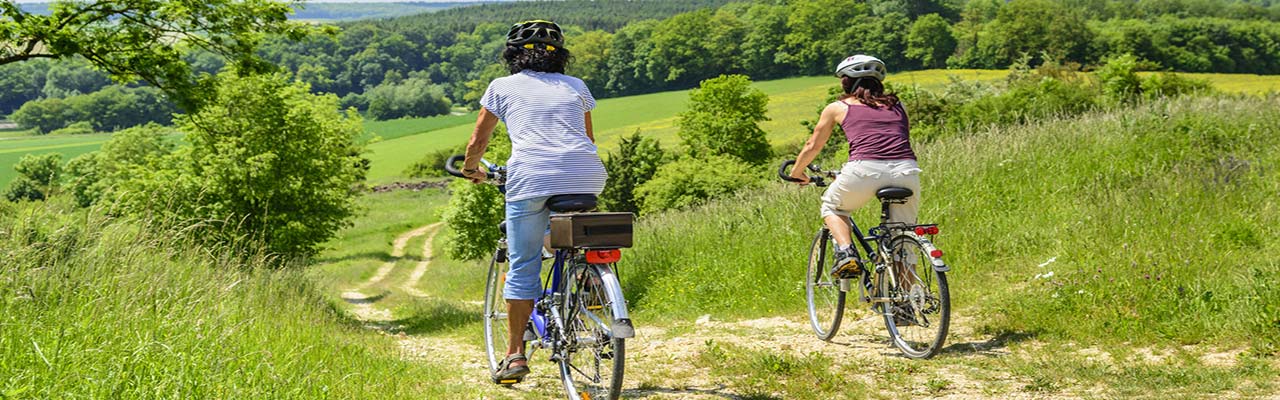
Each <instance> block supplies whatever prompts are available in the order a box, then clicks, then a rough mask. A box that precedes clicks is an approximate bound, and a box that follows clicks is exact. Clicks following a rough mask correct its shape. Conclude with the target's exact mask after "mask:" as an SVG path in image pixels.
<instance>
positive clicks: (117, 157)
mask: <svg viewBox="0 0 1280 400" xmlns="http://www.w3.org/2000/svg"><path fill="white" fill-rule="evenodd" d="M175 134H177V130H175V129H173V128H169V127H164V126H160V125H158V124H154V123H152V124H147V125H144V126H137V127H133V128H129V129H125V130H122V131H118V132H116V133H114V134H112V135H111V140H109V141H107V143H105V144H103V145H102V149H101V150H98V151H95V152H92V153H87V154H84V155H81V156H80V157H76V158H74V159H72V160H71V161H70V162H68V163H67V168H66V177H67V190H68V191H70V192H71V194H72V195H73V196H75V199H76V203H77V204H79V205H80V206H81V207H88V206H90V205H92V204H94V203H97V202H98V201H99V200H101V199H102V198H103V197H107V196H113V195H112V193H113V192H114V191H115V189H116V187H117V186H120V185H121V184H124V183H127V182H128V181H130V180H132V179H139V177H143V176H147V175H151V174H154V173H155V172H154V171H157V170H160V169H162V168H164V167H163V166H162V165H161V163H162V158H163V157H165V156H167V155H169V154H170V153H173V150H174V144H173V143H172V142H171V141H170V140H169V139H168V138H169V136H172V135H175Z"/></svg>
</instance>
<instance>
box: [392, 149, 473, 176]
mask: <svg viewBox="0 0 1280 400" xmlns="http://www.w3.org/2000/svg"><path fill="white" fill-rule="evenodd" d="M466 151H467V150H466V147H465V146H463V147H452V148H444V149H437V150H436V151H433V152H430V153H427V155H425V156H423V157H422V159H420V160H418V161H417V162H414V163H413V164H410V165H409V168H406V169H405V171H404V175H405V176H407V177H410V178H434V177H441V176H450V175H449V173H448V172H445V170H444V163H445V161H448V160H449V157H453V156H454V155H457V154H463V153H465V152H466Z"/></svg>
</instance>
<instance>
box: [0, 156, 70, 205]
mask: <svg viewBox="0 0 1280 400" xmlns="http://www.w3.org/2000/svg"><path fill="white" fill-rule="evenodd" d="M13 169H14V170H15V171H18V177H17V178H14V180H13V181H12V182H9V187H7V188H5V191H4V197H5V198H6V199H9V201H21V200H29V201H35V200H44V199H47V198H49V195H51V194H52V192H54V191H56V190H57V187H58V178H59V177H60V176H61V175H62V154H58V153H49V154H42V155H34V154H28V155H25V156H22V158H21V159H19V160H18V163H17V164H15V165H14V166H13Z"/></svg>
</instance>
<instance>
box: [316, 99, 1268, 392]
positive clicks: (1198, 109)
mask: <svg viewBox="0 0 1280 400" xmlns="http://www.w3.org/2000/svg"><path fill="white" fill-rule="evenodd" d="M1278 105H1280V104H1278V103H1277V102H1276V99H1275V98H1274V97H1272V98H1268V99H1265V100H1261V101H1260V100H1258V99H1244V98H1231V97H1221V98H1206V99H1178V100H1170V101H1162V102H1157V103H1153V104H1148V105H1142V106H1137V107H1134V108H1133V109H1130V110H1123V111H1116V112H1104V113H1092V114H1087V115H1085V116H1082V117H1079V118H1073V119H1066V120H1048V121H1044V122H1041V123H1036V124H1032V125H1029V126H1016V127H1010V128H1002V129H990V130H978V131H974V132H970V133H969V134H967V135H964V136H961V137H952V138H946V139H942V140H939V141H937V142H933V143H929V144H921V145H919V146H918V152H919V154H920V156H921V163H922V165H923V166H924V167H925V168H926V173H925V175H924V177H925V182H924V187H925V188H926V191H925V193H924V196H925V203H924V208H923V209H922V216H923V217H924V218H926V219H928V220H930V221H933V222H937V223H939V224H940V225H941V227H942V234H941V235H940V236H939V244H940V246H941V247H942V248H943V249H944V250H945V251H946V254H947V256H946V257H947V259H948V261H949V263H950V264H951V265H952V267H953V269H952V273H951V276H950V277H951V282H952V290H953V292H952V296H953V299H954V300H953V301H954V303H953V304H954V306H955V312H954V315H955V316H956V319H955V322H954V323H953V332H952V334H951V336H950V337H949V341H948V343H950V345H949V346H948V347H946V349H944V351H943V354H942V355H941V356H939V358H937V359H936V360H934V361H929V362H918V361H907V360H903V359H900V358H898V357H896V352H895V351H893V350H892V349H891V348H889V347H888V346H887V344H886V343H885V341H884V340H885V339H884V337H885V335H884V332H883V326H882V325H881V324H880V323H879V322H878V321H877V320H876V318H875V315H874V314H871V313H870V312H868V311H866V310H864V309H862V308H861V307H858V306H853V305H851V306H850V307H851V308H850V311H849V312H850V313H851V314H850V316H849V318H848V319H847V324H846V328H845V329H844V330H843V331H842V332H844V333H842V334H841V335H840V336H838V337H837V339H836V340H835V341H834V342H833V343H830V344H827V343H824V342H821V341H819V340H817V339H816V338H814V337H813V335H812V333H811V332H810V331H809V328H808V324H807V320H806V319H805V316H804V302H803V297H802V295H803V286H802V285H801V283H800V282H801V280H800V277H799V276H800V274H801V271H803V268H804V257H805V249H806V247H807V244H808V240H809V238H810V236H811V234H812V231H813V230H814V229H815V226H816V223H817V221H816V219H817V218H816V216H815V215H816V204H817V197H818V195H819V193H818V191H817V190H816V189H813V188H798V187H794V186H790V185H785V184H782V183H777V184H770V185H767V186H765V187H762V188H760V189H758V190H752V191H748V192H744V193H742V194H740V195H738V196H735V197H731V198H725V199H721V200H717V201H713V202H712V203H710V204H708V205H705V206H702V207H698V208H695V209H691V210H686V211H679V212H668V213H661V214H656V215H650V216H647V217H645V218H643V219H642V220H641V222H640V224H639V226H638V233H637V235H638V236H637V239H636V240H637V246H636V248H634V249H631V250H628V251H626V252H625V253H624V257H623V261H622V264H621V274H622V280H623V286H624V287H625V289H626V291H627V298H628V301H629V303H630V304H631V305H632V310H633V312H634V313H635V314H634V315H635V318H636V320H637V321H641V322H640V325H639V326H641V332H640V333H641V334H640V336H638V337H637V338H636V339H634V340H633V341H632V343H630V344H629V348H630V349H632V351H631V352H630V354H629V356H628V357H629V358H628V367H627V368H628V378H627V384H626V388H627V389H626V394H628V395H629V396H638V397H650V398H707V399H710V398H721V397H734V396H741V397H746V398H768V399H773V398H787V399H791V398H800V399H809V398H813V399H824V398H832V397H841V396H858V397H866V398H897V397H901V396H913V397H914V396H929V397H946V398H974V397H986V398H994V397H999V398H1076V397H1104V398H1110V397H1133V396H1139V397H1141V396H1149V395H1153V394H1161V395H1174V396H1175V397H1181V396H1187V397H1203V396H1207V395H1215V396H1217V395H1220V396H1227V397H1242V398H1252V397H1267V396H1275V395H1278V394H1280V386H1277V384H1276V383H1275V382H1274V381H1273V380H1272V379H1270V377H1272V376H1274V375H1275V374H1276V373H1277V371H1280V360H1277V358H1276V351H1277V349H1278V348H1280V335H1277V332H1278V331H1277V329H1276V327H1277V326H1278V325H1280V302H1278V301H1280V281H1278V280H1277V278H1276V276H1278V274H1280V264H1277V263H1275V262H1274V261H1273V260H1270V258H1269V257H1268V256H1267V254H1271V253H1272V252H1273V251H1275V250H1276V249H1277V248H1278V246H1280V243H1278V242H1276V241H1275V240H1273V239H1270V238H1271V236H1272V234H1273V233H1274V232H1273V231H1274V228H1273V227H1274V226H1276V223H1277V222H1280V210H1277V209H1276V208H1275V207H1274V202H1271V201H1269V200H1268V199H1271V198H1274V197H1275V196H1276V195H1280V185H1277V184H1276V182H1280V179H1277V178H1280V177H1277V176H1276V174H1277V172H1276V171H1274V170H1273V169H1271V168H1266V167H1264V166H1266V165H1276V163H1277V162H1280V159H1277V156H1276V154H1280V153H1277V150H1280V149H1278V148H1277V143H1280V141H1277V140H1276V139H1280V129H1278V128H1277V127H1280V111H1277V110H1280V107H1277V106H1278ZM1098 160H1106V162H1105V163H1099V162H1098ZM385 196H386V195H374V196H372V197H371V198H370V201H375V203H373V204H376V207H375V209H376V210H381V211H377V212H375V215H378V216H374V217H370V218H374V219H376V220H383V221H387V222H390V221H396V222H395V227H394V228H388V229H389V230H390V232H386V233H379V235H381V236H379V237H382V238H390V237H392V236H397V234H396V233H399V234H398V236H399V237H400V238H401V239H400V240H395V241H394V242H395V244H394V246H393V245H392V244H391V241H390V240H389V239H384V241H382V242H378V241H376V240H375V241H370V240H368V239H362V237H364V236H363V235H364V234H357V235H352V236H349V237H346V238H344V239H341V240H339V241H337V242H336V244H335V251H334V252H332V255H331V256H330V257H329V259H331V260H332V261H328V262H326V263H324V264H322V265H320V266H319V267H317V268H316V269H315V270H313V271H315V274H316V276H319V277H322V279H323V281H324V282H326V284H325V286H327V287H329V288H330V289H329V295H330V296H332V297H331V298H333V299H334V300H332V301H335V302H349V303H352V305H351V306H350V307H351V308H350V310H351V312H352V313H353V314H354V315H356V316H357V317H359V318H363V319H365V320H366V321H369V323H370V324H371V326H374V327H375V328H376V329H378V330H381V331H383V332H386V333H388V334H391V335H393V336H395V337H397V340H398V343H399V344H398V346H399V348H400V349H401V350H402V354H403V357H405V358H407V359H411V360H418V361H420V362H424V363H428V364H430V363H440V364H444V365H460V366H462V367H461V368H460V369H458V370H455V371H454V372H452V374H451V375H449V378H445V379H446V381H461V382H472V383H474V384H475V386H474V387H471V388H469V389H467V390H465V391H460V392H457V393H458V395H465V396H481V397H496V398H506V397H511V398H521V397H527V396H534V397H548V398H550V397H552V396H555V395H556V393H555V390H556V388H555V386H554V385H555V379H556V377H555V375H554V372H553V371H552V370H553V368H551V365H550V364H547V363H545V362H542V361H540V360H535V363H534V364H533V365H534V367H535V372H534V378H533V379H532V380H531V381H530V382H529V383H527V384H522V385H518V386H517V390H516V391H515V392H508V391H503V390H500V389H497V388H495V387H492V386H489V385H485V384H483V381H482V379H483V376H484V375H483V374H484V370H483V367H482V366H480V365H479V361H477V360H478V359H479V358H480V357H482V355H483V352H482V350H481V349H482V347H480V346H481V344H480V343H481V342H480V340H479V334H478V332H479V331H480V325H479V322H478V321H477V320H475V319H473V318H474V316H475V313H476V312H477V311H478V309H479V308H478V307H479V305H478V303H477V301H478V299H479V298H480V291H481V290H483V288H482V287H480V286H479V283H480V279H479V276H480V274H482V273H483V271H484V268H485V267H486V264H485V263H483V262H462V261H454V260H449V259H447V258H445V257H443V256H439V254H441V249H442V247H441V245H442V240H443V239H442V236H443V235H437V234H435V232H437V231H436V230H438V229H440V228H439V227H438V226H436V225H433V224H432V223H433V221H434V219H433V218H432V217H430V216H429V215H426V214H420V213H423V212H424V211H423V210H422V207H421V206H419V204H422V202H423V200H422V199H425V198H430V197H429V196H434V195H433V194H429V193H428V192H424V194H419V195H407V194H401V195H396V196H400V197H401V199H394V198H391V197H385ZM404 196H409V197H407V198H406V197H404ZM406 200H407V201H406ZM428 204H430V203H428ZM393 210H400V211H393ZM404 213H413V214H419V215H423V216H421V217H407V218H406V217H405V216H404V215H405V214H404ZM392 215H400V216H398V217H393V216H392ZM859 220H860V221H863V222H864V223H865V222H868V221H871V220H874V217H873V216H872V215H871V214H870V212H864V213H862V214H861V215H860V216H859ZM367 221H369V222H362V223H361V224H364V225H366V226H368V227H374V226H379V225H381V224H379V223H374V222H373V221H374V220H367ZM387 226H390V225H387ZM368 227H366V228H359V231H361V232H365V231H368V229H370V228H368ZM349 246H350V249H348V247H349ZM377 246H380V247H381V248H391V247H394V248H396V249H403V250H402V251H403V254H404V255H403V256H401V257H392V258H389V259H388V258H379V257H363V256H356V257H352V256H351V255H359V254H381V253H379V252H376V251H370V250H357V249H361V248H372V247H377ZM427 251H431V253H427ZM418 254H422V256H418ZM430 254H436V256H430ZM419 270H421V271H425V275H421V274H420V273H418V272H416V271H419ZM352 288H356V291H355V292H354V293H355V294H352V292H344V291H348V290H351V289H352ZM339 298H341V299H342V300H339ZM360 299H369V301H368V302H366V301H363V300H360ZM344 300H345V301H344ZM833 370H835V371H858V373H857V374H844V373H832V372H829V371H833ZM885 382H891V383H892V384H888V385H886V384H885Z"/></svg>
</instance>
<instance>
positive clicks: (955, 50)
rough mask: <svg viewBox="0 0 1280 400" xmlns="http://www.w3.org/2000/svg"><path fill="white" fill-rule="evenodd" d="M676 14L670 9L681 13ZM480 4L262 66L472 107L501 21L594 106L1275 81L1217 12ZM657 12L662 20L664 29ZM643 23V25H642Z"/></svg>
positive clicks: (979, 5)
mask: <svg viewBox="0 0 1280 400" xmlns="http://www.w3.org/2000/svg"><path fill="white" fill-rule="evenodd" d="M682 4H683V3H682ZM681 7H684V8H688V9H681V8H680V7H677V6H675V5H672V4H670V2H575V1H569V2H557V3H550V4H548V3H537V4H518V5H511V4H502V5H497V4H493V5H484V6H478V7H466V8H457V9H450V10H446V11H441V12H438V13H434V14H424V15H418V16H412V17H402V18H395V19H389V20H382V21H361V22H353V23H346V24H342V25H341V26H342V28H343V32H342V33H341V34H339V35H338V36H337V37H333V38H324V37H313V38H310V39H309V40H306V41H303V42H285V41H275V42H271V43H268V44H267V46H266V47H265V49H264V50H263V52H264V53H263V54H264V56H265V57H266V58H268V59H271V60H273V61H275V62H277V63H279V64H280V65H282V66H284V67H285V68H287V69H289V70H290V71H292V72H293V73H294V74H295V76H296V77H297V78H298V79H300V80H303V81H306V82H308V83H310V84H311V85H312V87H313V88H315V89H316V90H320V91H325V92H330V93H335V94H338V95H339V96H342V97H343V98H344V102H343V104H345V105H352V106H357V107H360V106H363V105H365V104H366V103H367V101H363V100H361V99H359V96H361V94H362V93H367V92H369V91H371V90H373V89H375V88H377V87H379V86H382V85H384V84H388V82H390V84H399V82H400V81H401V80H403V79H405V78H407V77H410V76H414V77H418V78H422V79H427V80H429V81H430V82H432V83H433V84H436V85H440V87H441V90H442V91H443V93H444V94H445V96H446V97H447V98H448V99H449V100H450V101H451V103H452V104H454V105H466V106H469V107H475V106H476V103H475V100H476V98H477V97H478V95H479V94H480V93H481V92H482V91H483V90H484V88H485V86H486V85H487V83H488V81H490V80H491V79H493V78H495V77H499V76H502V75H504V74H505V73H506V72H505V70H504V69H503V68H501V66H500V65H499V63H498V56H499V53H500V51H501V49H502V46H503V44H502V43H503V39H504V37H505V34H506V31H507V29H508V27H509V26H510V25H509V24H510V23H511V22H512V21H517V20H522V19H528V18H534V17H542V18H549V19H554V20H556V21H559V22H561V23H562V25H564V26H566V30H567V31H568V38H569V41H568V47H569V48H570V50H571V51H572V52H573V54H574V60H573V64H572V65H571V67H570V71H569V72H570V73H571V74H574V75H576V76H579V77H581V78H583V79H584V80H585V81H586V82H587V83H588V85H589V86H590V87H591V88H592V91H593V93H594V94H596V95H597V96H598V97H610V96H623V95H632V94H639V93H647V92H655V91H664V90H673V89H687V88H691V87H694V86H696V84H697V83H698V82H700V81H701V80H704V79H707V78H710V77H715V76H718V75H721V74H743V75H747V76H750V77H751V78H752V79H755V80H763V79H775V78H782V77H790V76H797V75H817V74H827V73H829V72H830V71H829V70H830V69H831V68H832V66H833V65H834V64H835V63H837V62H838V61H839V60H840V59H841V58H843V57H845V56H847V55H849V54H852V53H859V52H860V53H868V54H874V55H877V56H878V57H880V58H882V59H884V60H885V61H886V62H887V63H888V64H889V65H890V67H891V68H892V69H893V70H912V69H921V68H1006V67H1009V66H1010V65H1012V64H1014V63H1015V62H1018V61H1019V60H1020V59H1022V58H1023V57H1024V56H1025V57H1030V58H1029V62H1030V63H1031V64H1032V65H1038V64H1039V63H1041V62H1043V61H1044V60H1046V59H1054V60H1060V61H1064V62H1075V63H1079V64H1082V65H1097V64H1100V63H1101V61H1102V60H1105V59H1107V58H1110V57H1114V56H1118V55H1122V54H1133V55H1134V56H1136V57H1137V58H1138V59H1139V61H1140V65H1141V66H1142V68H1144V69H1148V70H1173V71H1185V72H1238V73H1260V74H1272V73H1280V48H1278V47H1276V46H1274V45H1273V44H1274V43H1277V42H1280V22H1277V21H1280V5H1276V4H1271V3H1269V2H1266V1H1229V0H1141V1H1131V0H1066V1H1051V0H1015V1H1010V2H1005V1H1002V0H967V1H965V0H886V1H857V2H851V1H845V0H810V1H783V2H766V1H759V2H731V3H723V2H711V1H707V2H694V3H691V4H685V5H682V6H681ZM663 12H666V13H668V14H666V15H663ZM654 17H658V18H654Z"/></svg>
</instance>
